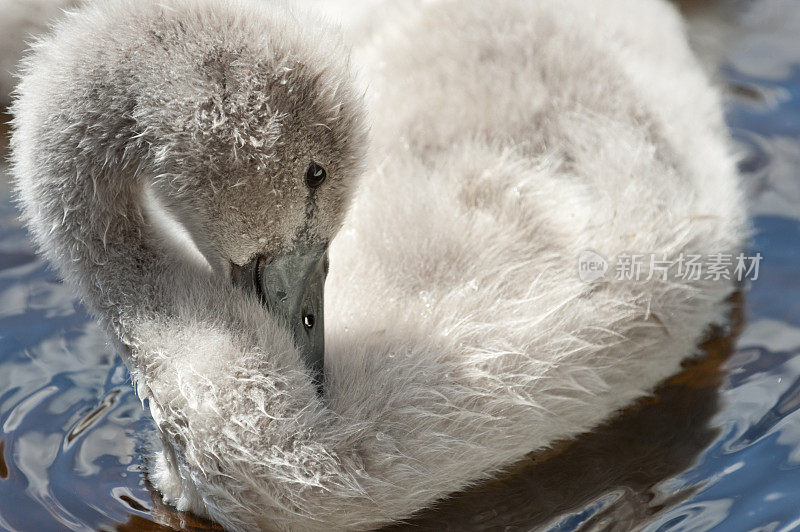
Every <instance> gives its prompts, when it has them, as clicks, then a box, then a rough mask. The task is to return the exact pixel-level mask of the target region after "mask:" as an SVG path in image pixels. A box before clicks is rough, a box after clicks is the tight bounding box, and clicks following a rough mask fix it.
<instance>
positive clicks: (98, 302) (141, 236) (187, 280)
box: [36, 170, 221, 345]
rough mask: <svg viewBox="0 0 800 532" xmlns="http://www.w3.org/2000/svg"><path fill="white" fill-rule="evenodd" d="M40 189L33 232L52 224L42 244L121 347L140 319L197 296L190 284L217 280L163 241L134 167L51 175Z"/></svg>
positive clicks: (168, 311) (165, 312) (169, 310)
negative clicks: (68, 176)
mask: <svg viewBox="0 0 800 532" xmlns="http://www.w3.org/2000/svg"><path fill="white" fill-rule="evenodd" d="M43 188H45V189H47V194H46V195H44V196H43V198H42V200H41V201H40V202H39V205H38V207H39V208H40V209H41V211H42V212H41V215H40V223H39V224H38V225H39V227H37V228H36V230H37V232H38V233H39V234H40V235H41V234H42V232H43V230H44V227H41V225H43V224H45V225H46V224H47V223H48V222H45V220H47V221H49V224H50V226H51V229H49V230H48V232H49V233H51V234H50V235H49V237H48V240H47V243H46V244H45V245H44V247H46V248H47V252H48V254H49V255H50V258H51V260H52V262H53V263H54V264H58V265H59V267H60V268H61V270H62V274H63V275H64V277H65V278H66V279H67V280H69V281H71V282H73V283H75V284H77V285H78V286H79V287H80V289H81V291H82V293H83V295H84V299H85V303H86V305H87V306H88V307H89V309H90V310H91V311H92V312H94V313H95V314H97V315H98V316H99V317H100V319H101V320H102V321H103V322H104V325H106V326H107V327H109V328H110V329H111V330H112V332H113V333H115V335H116V336H118V337H119V339H120V341H121V342H122V344H123V345H128V344H130V338H129V335H130V334H131V333H132V331H133V330H134V329H135V326H136V324H137V323H140V322H142V321H143V320H149V319H150V320H151V319H157V318H158V317H162V318H163V317H165V315H167V316H168V315H172V314H174V312H175V309H176V307H177V306H178V305H180V303H181V301H185V300H186V299H187V298H192V297H196V294H194V295H193V294H192V293H193V292H197V290H196V289H194V290H193V287H197V286H198V285H203V284H206V283H217V284H221V283H220V280H221V279H220V278H218V277H216V280H215V276H214V275H213V273H212V272H211V271H210V269H209V268H207V267H203V265H202V263H200V262H199V261H190V260H186V257H185V256H181V255H180V254H178V253H176V252H175V249H174V248H173V247H171V246H169V245H168V244H167V243H166V241H165V238H164V236H163V235H161V234H160V232H159V230H158V226H157V224H154V223H152V215H150V214H148V209H146V208H145V207H146V206H145V203H146V202H145V189H146V182H145V181H144V179H142V178H141V177H137V176H134V175H132V172H127V171H124V170H123V171H121V172H113V171H109V172H105V173H103V174H102V175H93V176H91V178H87V177H82V176H76V177H75V178H72V179H63V180H59V179H48V180H47V184H46V185H45V186H44V187H43ZM40 240H41V239H40ZM204 281H205V283H204Z"/></svg>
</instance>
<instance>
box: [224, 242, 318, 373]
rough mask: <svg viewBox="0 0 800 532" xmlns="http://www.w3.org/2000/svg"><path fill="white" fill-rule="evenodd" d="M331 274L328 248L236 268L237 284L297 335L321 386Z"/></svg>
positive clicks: (234, 276)
mask: <svg viewBox="0 0 800 532" xmlns="http://www.w3.org/2000/svg"><path fill="white" fill-rule="evenodd" d="M327 275H328V253H327V245H324V244H320V245H317V246H313V247H308V248H305V249H297V250H294V251H292V252H289V253H286V254H282V255H276V256H275V257H271V258H268V257H257V258H255V259H253V260H252V261H250V262H248V263H247V264H245V265H243V266H237V265H235V264H234V265H233V267H232V270H231V276H232V278H233V282H234V284H236V285H238V286H240V287H242V288H243V289H244V290H246V291H250V292H252V293H255V294H257V295H258V296H259V297H260V298H261V301H262V302H263V303H264V304H265V305H266V306H267V308H268V309H269V310H270V312H271V313H273V314H274V315H276V316H278V317H279V318H281V319H282V320H284V322H285V323H286V325H287V326H288V327H289V330H290V331H291V332H292V334H293V335H294V342H295V346H297V349H298V350H299V351H300V354H301V356H302V357H303V359H304V361H305V363H306V365H307V366H308V368H309V369H311V370H312V371H313V374H314V377H315V380H316V381H317V384H318V385H321V383H322V370H323V365H324V357H325V328H324V319H323V290H324V286H325V278H326V277H327Z"/></svg>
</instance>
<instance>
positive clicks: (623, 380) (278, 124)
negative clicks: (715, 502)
mask: <svg viewBox="0 0 800 532" xmlns="http://www.w3.org/2000/svg"><path fill="white" fill-rule="evenodd" d="M387 10H388V11H385V12H384V16H383V17H382V19H383V20H385V21H386V22H380V23H378V22H376V23H375V25H374V27H373V28H371V33H370V36H369V37H367V36H364V38H363V41H362V42H361V43H359V45H358V46H359V48H358V49H357V50H356V55H355V57H357V58H358V62H359V63H360V68H362V69H363V71H364V78H365V79H366V80H368V82H369V84H370V88H369V91H368V95H369V98H368V99H369V105H368V106H369V116H370V117H371V121H372V122H373V127H372V131H373V142H372V145H371V148H370V150H369V157H368V161H367V166H366V169H367V170H366V172H365V174H364V177H363V179H362V183H361V186H360V188H359V189H358V192H357V193H356V195H355V201H354V205H353V207H352V209H351V210H350V212H349V215H348V218H347V220H346V221H345V222H344V227H343V229H342V230H341V231H340V234H339V236H338V237H337V239H336V240H335V242H334V244H333V247H332V250H331V271H330V278H329V281H328V289H327V296H328V301H327V303H326V306H327V320H328V323H327V327H326V334H327V347H328V348H327V353H326V375H325V395H324V397H323V398H320V397H318V396H317V394H316V391H315V388H314V386H313V385H312V383H311V381H310V378H309V375H308V372H307V371H306V370H305V369H304V366H303V364H302V362H301V361H300V359H299V357H298V354H297V352H296V350H295V349H294V347H293V345H292V339H291V337H290V336H289V334H288V333H287V332H286V331H285V330H284V329H283V327H282V326H281V324H280V323H279V322H278V321H276V320H275V319H274V318H273V317H272V316H271V315H270V314H269V313H268V312H267V311H266V310H265V309H264V308H263V307H262V306H261V305H260V304H258V302H257V301H256V300H255V298H252V297H248V296H246V295H245V294H244V293H243V292H240V291H238V290H236V289H234V288H233V287H231V285H230V283H229V281H228V279H227V278H226V273H227V271H228V270H227V268H229V264H230V261H232V262H234V263H237V264H239V263H241V262H243V261H245V260H247V259H248V258H250V257H251V256H252V255H253V254H255V253H265V254H269V253H274V252H276V251H278V250H281V249H285V248H286V247H288V246H290V239H291V237H292V235H293V234H295V230H296V229H297V227H298V226H299V224H303V223H305V224H307V226H308V227H310V228H311V231H312V233H313V234H315V235H317V236H318V237H319V238H321V239H324V238H328V237H330V236H332V235H333V234H335V233H336V231H337V229H338V228H339V226H340V225H341V223H342V218H343V216H344V214H345V210H346V206H347V204H348V198H349V197H350V196H351V194H352V193H353V191H354V190H355V185H356V182H357V179H356V177H357V175H358V174H359V173H361V168H362V159H363V155H364V150H365V138H364V118H363V113H362V110H361V102H360V98H359V94H361V92H360V90H359V89H356V88H355V87H356V85H355V84H354V82H353V81H352V80H351V74H350V73H349V70H348V68H349V67H348V60H347V58H346V54H345V53H344V52H343V48H342V45H341V43H340V42H339V41H337V40H336V38H335V37H332V35H333V34H334V33H335V32H333V31H332V30H331V29H329V28H328V26H327V25H325V24H323V23H322V22H319V21H318V20H316V19H314V18H313V17H311V18H308V17H307V16H306V15H304V14H302V13H301V12H299V11H298V10H295V9H292V8H287V7H283V6H281V5H277V4H272V3H258V2H251V1H246V0H227V1H223V0H202V1H195V2H188V1H181V0H168V1H165V2H160V3H159V4H151V3H145V2H134V1H131V0H126V1H123V0H114V1H99V2H96V3H95V4H94V5H93V6H91V7H88V8H85V9H84V10H82V11H81V12H79V13H77V14H75V15H73V16H71V17H69V18H68V20H66V21H65V22H63V23H62V24H60V25H59V26H58V28H57V29H56V31H55V32H54V34H53V35H52V36H50V37H47V38H45V39H44V40H43V41H42V42H41V43H40V44H39V45H38V46H37V48H36V51H35V52H34V54H33V55H32V56H31V58H30V59H29V61H28V63H27V67H26V74H25V76H24V78H23V81H22V83H21V86H20V91H19V97H18V99H17V101H16V103H15V106H14V115H15V122H14V136H13V139H12V147H13V150H14V158H13V162H14V172H15V175H16V186H17V190H18V195H19V201H20V205H21V206H22V208H23V211H24V214H25V217H26V219H27V220H28V222H29V224H30V227H31V230H32V232H33V234H34V237H35V239H36V241H37V243H38V244H39V246H40V247H41V249H42V250H43V252H44V253H45V255H46V256H47V257H48V258H49V259H50V260H51V261H52V262H53V263H54V264H55V265H57V266H58V267H59V269H60V270H61V272H62V274H63V275H64V277H65V278H66V279H67V280H69V281H70V282H73V283H75V285H76V286H77V287H78V289H79V290H80V291H81V293H82V294H83V295H84V297H85V300H86V302H87V305H88V306H89V307H90V308H91V309H92V310H93V311H94V312H95V313H97V315H98V316H99V318H100V320H101V321H102V322H103V323H104V324H105V325H106V326H107V327H109V331H110V333H111V334H112V336H113V337H114V338H115V339H116V340H117V341H118V344H119V345H120V348H121V351H122V353H123V355H124V357H125V358H126V362H127V363H128V364H129V366H130V367H131V370H132V373H133V375H134V377H135V379H136V383H137V386H138V389H139V392H140V394H141V396H142V397H143V398H147V399H149V406H150V410H151V412H152V414H153V417H154V418H155V420H156V423H157V425H158V426H159V429H160V432H161V436H162V441H163V443H164V445H165V451H164V453H162V454H159V457H158V459H157V467H156V469H155V471H154V472H153V474H152V478H153V480H154V483H155V485H156V486H157V487H158V488H159V489H160V490H161V491H162V492H163V493H164V495H165V497H166V498H167V500H168V501H171V502H173V503H175V504H176V505H177V506H178V508H179V509H189V510H192V511H194V512H197V513H199V514H202V515H208V516H210V517H212V518H214V519H216V520H218V521H219V522H221V523H222V524H223V525H225V526H226V527H228V528H230V529H242V530H248V529H253V528H264V529H319V530H328V529H365V528H371V527H375V526H379V525H381V524H384V523H388V522H391V521H393V520H396V519H400V518H403V517H407V516H409V515H410V514H411V513H413V512H414V511H416V510H418V509H420V508H422V507H425V506H427V505H429V504H431V503H432V502H434V501H435V500H436V499H438V498H441V497H443V496H446V495H447V494H448V493H451V492H453V491H455V490H458V489H460V488H462V487H464V486H466V485H468V484H469V483H472V482H475V481H477V480H479V479H481V478H485V477H487V476H489V475H491V474H493V473H495V472H496V471H498V470H499V469H500V468H502V467H504V466H507V465H509V464H510V463H512V462H513V461H514V460H517V459H519V458H520V457H522V456H523V455H524V454H525V453H527V452H529V451H531V450H534V449H537V448H542V447H545V446H547V445H549V444H551V443H552V442H554V441H556V440H559V439H564V438H570V437H572V436H574V435H576V434H578V433H580V432H583V431H586V430H589V429H591V428H592V427H594V426H596V425H597V424H598V423H600V422H602V421H604V420H606V419H607V418H608V417H609V416H611V415H612V414H613V413H614V412H615V411H617V410H618V409H619V408H621V407H623V406H625V405H626V404H628V403H629V402H630V401H632V400H633V399H635V398H637V397H640V396H642V395H644V394H647V393H648V392H649V391H650V390H651V389H652V388H653V387H654V386H655V385H656V384H657V383H658V382H659V381H660V380H662V379H663V378H664V377H666V376H668V375H670V374H671V373H673V372H675V371H676V370H677V369H678V367H679V364H680V361H681V359H683V358H684V357H686V356H688V355H690V354H692V352H693V349H694V346H695V345H696V343H697V341H698V340H699V339H700V338H701V336H702V334H703V332H704V330H705V328H706V326H707V324H708V323H709V322H712V321H714V320H717V319H719V318H720V317H721V316H722V315H723V314H724V311H725V304H724V301H725V299H726V297H727V296H728V295H729V293H730V292H731V291H732V289H733V285H732V284H731V283H730V282H729V281H724V280H717V281H714V280H704V279H701V280H697V281H686V280H680V279H676V278H675V277H674V276H670V277H669V278H668V280H666V281H664V280H662V279H660V277H659V276H654V277H653V278H652V279H650V280H646V281H645V280H642V281H639V282H634V281H623V280H616V279H615V277H614V276H613V275H607V276H606V279H605V280H604V281H601V282H597V283H592V284H587V283H583V282H582V281H580V279H579V278H578V274H577V267H578V265H577V262H578V257H579V255H580V254H581V252H582V251H584V250H589V249H591V250H594V251H595V252H597V253H599V254H601V255H603V256H604V257H607V258H612V257H615V256H618V255H621V254H624V253H642V254H649V253H655V254H657V255H659V256H662V255H663V256H665V257H666V258H668V259H673V260H674V259H677V258H678V257H679V256H680V255H681V254H682V253H683V254H689V253H698V254H712V253H734V252H736V251H737V250H738V248H739V246H740V244H741V242H742V239H743V237H744V234H745V228H746V224H745V220H744V215H743V205H742V199H741V194H740V191H739V185H738V181H737V176H736V172H735V168H734V161H733V158H732V156H731V153H730V149H729V145H728V140H727V135H726V132H725V127H724V124H723V121H722V116H721V110H720V104H719V100H718V96H717V94H716V92H715V91H714V90H713V89H712V87H710V85H709V83H708V81H707V79H706V78H705V77H704V75H703V74H702V73H701V72H700V70H699V68H698V67H697V65H696V62H695V60H694V58H693V57H692V55H691V53H690V51H689V49H688V47H687V45H686V42H685V36H684V32H683V27H682V23H681V21H680V19H679V17H678V15H677V14H676V13H675V11H674V10H673V8H671V7H670V6H669V5H667V4H664V3H662V2H660V1H656V0H648V1H643V0H613V1H609V2H603V3H598V2H594V1H590V0H570V1H556V0H543V1H539V2H524V1H521V0H501V1H498V2H492V3H491V4H489V3H486V2H480V1H477V0H473V1H469V0H465V1H462V2H451V1H441V2H435V3H426V4H423V5H415V6H414V7H413V8H411V7H408V6H406V7H403V8H398V7H392V8H388V7H387ZM308 157H312V158H314V159H315V160H321V161H322V162H324V163H325V164H326V165H327V168H328V170H329V173H330V174H331V179H330V181H329V182H328V183H326V184H325V185H324V186H323V187H320V190H319V192H318V193H317V194H318V195H317V196H315V199H314V200H313V201H314V202H316V203H314V205H315V209H312V210H311V214H309V212H310V211H309V210H308V209H307V208H306V206H307V205H308V203H307V202H308V201H309V197H310V196H309V195H308V193H307V192H306V191H304V189H303V187H302V179H301V176H302V170H303V168H304V167H305V165H306V164H307V160H308ZM145 189H147V190H149V191H150V192H149V193H150V194H155V196H156V197H157V198H158V200H159V202H160V203H161V204H162V205H163V206H164V208H165V209H166V210H167V211H168V212H169V213H170V214H171V215H172V216H173V217H174V218H176V219H177V220H178V221H180V222H181V223H182V224H183V225H184V226H185V227H186V229H187V230H188V232H189V234H190V235H191V237H192V238H193V239H194V241H195V243H196V244H197V247H198V248H199V250H200V251H201V252H202V253H203V255H204V256H205V257H206V259H207V260H208V262H209V263H210V265H211V268H208V267H204V266H203V265H198V264H197V263H196V262H192V261H188V260H185V259H183V258H181V257H180V256H179V255H178V254H176V253H175V252H174V250H173V247H174V246H172V245H171V244H165V242H164V238H163V236H162V235H160V234H159V231H158V230H157V228H156V227H155V225H154V224H153V223H152V222H151V221H150V218H149V215H147V214H146V211H145V210H144V209H143V208H142V202H143V200H142V198H143V197H144V190H145ZM303 213H305V214H303ZM304 216H305V217H304ZM676 270H677V265H674V266H673V268H672V272H673V273H675V271H676ZM643 272H644V275H643V278H645V277H647V271H646V268H644V269H643Z"/></svg>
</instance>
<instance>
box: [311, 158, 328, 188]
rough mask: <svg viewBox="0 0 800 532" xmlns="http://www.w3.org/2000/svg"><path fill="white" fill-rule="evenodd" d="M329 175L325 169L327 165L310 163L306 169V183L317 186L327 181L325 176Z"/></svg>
mask: <svg viewBox="0 0 800 532" xmlns="http://www.w3.org/2000/svg"><path fill="white" fill-rule="evenodd" d="M326 177H328V172H327V171H326V170H325V167H323V166H320V165H318V164H317V163H311V164H309V165H308V170H306V184H307V185H308V186H309V187H310V188H317V187H318V186H320V185H321V184H322V182H323V181H325V178H326Z"/></svg>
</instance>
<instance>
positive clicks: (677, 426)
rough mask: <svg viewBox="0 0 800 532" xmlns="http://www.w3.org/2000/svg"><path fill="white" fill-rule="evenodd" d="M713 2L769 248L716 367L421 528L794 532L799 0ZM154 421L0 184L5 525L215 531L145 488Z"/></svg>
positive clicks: (798, 476)
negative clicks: (726, 32)
mask: <svg viewBox="0 0 800 532" xmlns="http://www.w3.org/2000/svg"><path fill="white" fill-rule="evenodd" d="M720 4H721V5H723V6H724V7H727V8H728V9H729V10H739V11H741V14H739V13H738V12H737V14H736V16H734V17H733V18H734V19H735V21H736V22H735V24H737V25H738V26H737V30H736V31H737V32H738V33H736V35H737V37H736V38H735V39H734V41H733V43H732V44H731V45H730V49H729V51H728V56H727V61H726V66H724V68H723V69H722V74H723V76H724V78H725V80H726V81H727V84H728V87H729V89H730V90H729V105H728V115H727V116H728V123H729V125H730V127H731V130H732V132H733V134H734V136H735V138H736V140H737V141H738V143H739V145H740V146H741V148H742V150H743V152H744V157H743V162H742V165H741V166H742V169H743V171H744V172H745V173H746V176H747V186H748V191H749V192H748V195H749V197H750V199H751V209H752V213H753V215H754V229H755V233H754V238H753V242H752V245H751V251H752V253H755V252H760V253H761V254H762V255H763V257H764V260H763V262H762V263H761V268H760V272H759V278H758V279H757V280H756V281H754V282H752V283H751V285H750V287H749V289H748V290H747V291H746V294H745V295H744V297H743V300H744V311H743V314H744V325H743V327H742V328H741V330H739V329H736V330H735V331H734V330H733V329H735V327H734V328H732V329H731V330H728V331H726V330H723V331H722V332H721V335H722V336H723V340H721V342H722V344H720V345H723V347H722V348H720V349H718V350H717V351H719V352H717V354H716V355H710V359H711V360H712V361H713V360H714V359H715V357H716V359H717V360H718V362H719V364H717V365H714V364H712V363H710V362H705V363H703V362H697V363H692V364H694V365H689V366H687V369H686V372H685V375H684V376H683V377H679V378H678V379H677V380H676V381H674V382H673V383H672V384H671V385H669V386H667V387H666V388H664V389H662V390H661V391H659V393H658V394H657V396H656V398H655V399H654V400H653V401H652V402H651V403H647V404H645V405H643V406H640V407H637V408H636V409H633V410H632V411H631V412H628V413H626V414H625V415H623V416H622V417H621V419H620V420H618V421H617V422H615V423H614V424H612V425H611V426H610V427H608V428H607V429H602V430H599V431H598V432H597V434H594V435H591V436H590V437H587V438H583V439H582V440H581V441H579V442H578V443H576V444H574V445H572V446H570V447H567V448H566V450H563V451H559V453H560V454H555V455H554V456H553V457H548V456H545V457H544V458H535V459H532V463H531V464H529V465H526V466H525V467H524V468H522V469H521V470H520V471H517V472H515V473H512V474H511V475H510V476H509V477H508V478H506V479H504V480H503V481H502V482H500V483H495V484H490V485H487V486H484V487H479V488H478V489H477V490H475V491H473V492H468V493H465V494H462V495H460V496H458V497H456V498H455V499H454V500H453V501H452V502H450V503H446V504H443V505H442V506H441V507H440V508H438V509H437V510H434V511H432V512H427V513H425V514H423V515H421V516H420V517H419V518H418V519H417V520H415V521H414V522H413V524H414V528H413V529H414V530H426V529H428V530H432V529H437V530H442V529H450V530H483V529H487V528H499V527H501V526H503V527H506V528H507V529H512V530H524V529H530V528H531V527H541V528H546V529H550V530H559V531H562V530H576V529H580V528H604V527H610V528H616V529H628V528H632V527H637V528H643V529H646V530H651V531H657V530H658V531H661V530H712V529H719V530H726V531H727V530H753V529H759V530H789V529H792V528H798V527H800V504H798V501H800V413H798V410H799V409H800V278H799V277H798V272H800V40H798V39H797V37H796V36H797V35H800V24H798V26H797V27H796V28H795V30H792V27H791V26H790V25H791V23H792V22H791V21H793V20H794V21H800V3H798V2H796V1H795V2H787V1H785V0H762V3H761V5H767V4H775V5H776V6H779V8H780V9H783V10H785V13H786V17H785V18H786V19H787V20H788V21H783V22H782V24H783V25H782V26H780V27H779V28H778V29H777V30H776V29H775V27H774V26H772V25H771V24H774V23H775V22H774V17H770V16H755V15H753V14H752V13H745V11H746V10H748V9H750V8H751V6H756V5H757V4H759V3H758V2H755V3H749V2H739V1H736V0H730V1H728V2H725V1H723V2H720ZM729 18H730V17H729ZM787 26H788V29H787ZM787 31H788V32H789V33H791V31H795V33H794V38H787ZM764 57H767V58H768V61H767V60H764ZM0 181H3V180H2V179H0ZM737 334H738V337H737V336H736V335H737ZM726 335H727V339H725V337H726ZM726 342H727V343H726ZM733 346H735V347H733ZM720 353H722V354H720ZM720 368H721V369H720ZM703 372H705V373H703ZM706 374H710V375H711V377H708V375H706ZM703 375H705V376H703ZM701 377H702V378H701ZM698 382H702V383H704V384H697V383H698ZM709 383H710V384H709ZM152 431H153V425H152V421H151V420H150V419H149V416H148V415H146V413H145V412H144V410H143V408H142V405H141V403H140V402H139V400H138V398H137V397H136V395H135V394H134V392H133V390H132V388H131V385H130V376H129V374H128V372H127V370H126V368H125V366H124V365H123V364H122V362H121V361H120V360H119V358H118V357H117V356H116V355H115V353H114V351H113V349H112V348H111V347H110V346H109V344H108V342H107V340H106V338H105V336H104V335H103V334H102V333H101V332H100V330H99V329H98V327H97V326H96V324H95V323H94V322H93V320H92V319H91V318H90V317H89V316H88V315H87V314H86V312H85V310H84V309H83V307H82V306H81V305H80V303H79V302H77V301H76V299H75V297H74V296H73V294H72V292H71V291H70V290H68V289H66V288H64V287H63V286H62V285H61V284H60V283H59V282H58V281H57V279H56V277H55V275H54V274H53V272H52V271H50V270H49V269H47V268H46V267H45V266H44V265H43V263H42V262H41V261H40V260H39V259H38V258H37V257H36V255H35V254H34V252H33V250H32V249H31V245H30V242H29V238H28V236H27V235H26V234H25V232H24V230H23V229H21V227H20V225H19V223H18V221H17V220H16V214H15V212H14V209H13V207H12V206H11V204H10V202H9V200H8V192H7V186H6V185H5V183H3V184H1V185H0V529H8V530H25V531H27V530H41V531H47V530H60V529H64V528H69V529H75V530H98V529H104V530H105V529H114V528H119V529H126V530H136V529H141V528H142V527H143V526H152V527H156V526H157V525H155V524H154V523H152V521H157V522H161V523H166V524H168V525H169V526H172V527H185V528H192V527H195V526H197V527H202V526H207V524H206V525H204V524H202V523H197V522H194V521H192V520H191V519H190V518H189V517H187V516H176V514H175V513H174V512H171V511H170V510H169V509H168V508H165V507H163V506H162V505H160V504H159V502H158V498H157V496H156V497H154V496H153V495H152V494H151V492H150V491H149V490H148V488H147V485H146V482H145V477H144V470H145V465H146V464H145V463H144V462H143V459H142V456H143V455H144V454H146V450H147V448H148V445H149V440H148V439H149V438H150V437H151V435H152ZM620 449H623V450H624V451H620ZM619 455H625V456H619ZM548 468H549V469H548ZM559 475H560V476H559ZM151 529H155V528H151Z"/></svg>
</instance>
